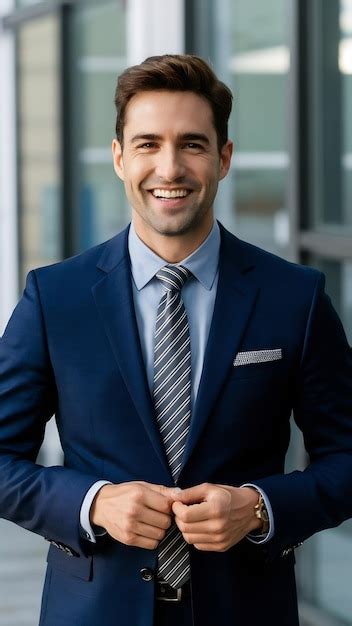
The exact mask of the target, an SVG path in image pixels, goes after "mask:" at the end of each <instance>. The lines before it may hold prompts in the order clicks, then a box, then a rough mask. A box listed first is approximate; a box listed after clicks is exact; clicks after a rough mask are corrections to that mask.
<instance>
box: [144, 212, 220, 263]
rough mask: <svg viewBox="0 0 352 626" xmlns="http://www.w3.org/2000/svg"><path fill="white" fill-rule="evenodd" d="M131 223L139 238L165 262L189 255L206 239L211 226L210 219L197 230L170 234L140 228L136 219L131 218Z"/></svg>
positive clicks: (176, 260)
mask: <svg viewBox="0 0 352 626" xmlns="http://www.w3.org/2000/svg"><path fill="white" fill-rule="evenodd" d="M133 224H134V228H135V231H136V233H137V235H138V237H139V239H141V241H143V243H144V244H145V245H146V246H148V248H150V249H151V250H152V251H153V252H155V254H157V255H158V256H159V257H160V258H161V259H164V261H166V262H167V263H180V261H183V259H186V258H187V257H188V256H190V254H192V253H193V252H194V251H195V250H197V248H199V246H201V245H202V243H203V242H204V241H205V240H206V238H207V237H208V235H209V233H210V231H211V229H212V227H213V221H211V222H210V223H208V224H207V225H206V228H205V227H203V228H202V229H201V230H199V231H198V232H194V231H191V232H189V233H184V234H182V235H180V236H177V235H174V236H170V235H162V234H160V233H156V232H154V231H149V230H146V229H144V228H140V224H139V221H138V219H137V220H136V219H133Z"/></svg>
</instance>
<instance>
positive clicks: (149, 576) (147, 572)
mask: <svg viewBox="0 0 352 626" xmlns="http://www.w3.org/2000/svg"><path fill="white" fill-rule="evenodd" d="M140 575H141V577H142V580H145V581H146V582H149V581H150V580H153V578H154V572H153V570H152V569H150V567H142V569H141V571H140Z"/></svg>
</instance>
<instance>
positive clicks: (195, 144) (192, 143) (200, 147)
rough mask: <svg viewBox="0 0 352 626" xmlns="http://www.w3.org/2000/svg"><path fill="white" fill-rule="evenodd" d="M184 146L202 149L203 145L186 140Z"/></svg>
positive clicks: (190, 148)
mask: <svg viewBox="0 0 352 626" xmlns="http://www.w3.org/2000/svg"><path fill="white" fill-rule="evenodd" d="M185 147H186V148H188V149H189V150H203V146H202V145H201V144H200V143H195V142H194V141H188V142H187V143H186V144H185Z"/></svg>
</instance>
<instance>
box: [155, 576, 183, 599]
mask: <svg viewBox="0 0 352 626" xmlns="http://www.w3.org/2000/svg"><path fill="white" fill-rule="evenodd" d="M165 586H167V587H170V585H169V584H168V583H166V582H163V581H161V580H159V581H158V583H157V588H158V589H160V587H165ZM173 591H175V592H176V597H175V598H167V597H166V596H163V595H159V594H158V592H157V595H156V599H157V600H163V601H164V602H181V600H182V587H179V588H178V589H173Z"/></svg>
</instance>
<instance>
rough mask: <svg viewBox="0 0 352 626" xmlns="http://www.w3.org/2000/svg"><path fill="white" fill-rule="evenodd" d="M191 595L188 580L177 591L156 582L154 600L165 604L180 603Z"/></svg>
mask: <svg viewBox="0 0 352 626" xmlns="http://www.w3.org/2000/svg"><path fill="white" fill-rule="evenodd" d="M190 595H191V583H190V581H189V580H188V581H187V582H186V583H185V584H184V585H183V586H182V587H180V588H179V589H174V588H173V587H171V586H170V585H169V584H168V583H165V582H163V581H161V580H157V581H156V599H157V600H163V601H165V602H181V600H184V599H185V598H188V597H189V596H190Z"/></svg>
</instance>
